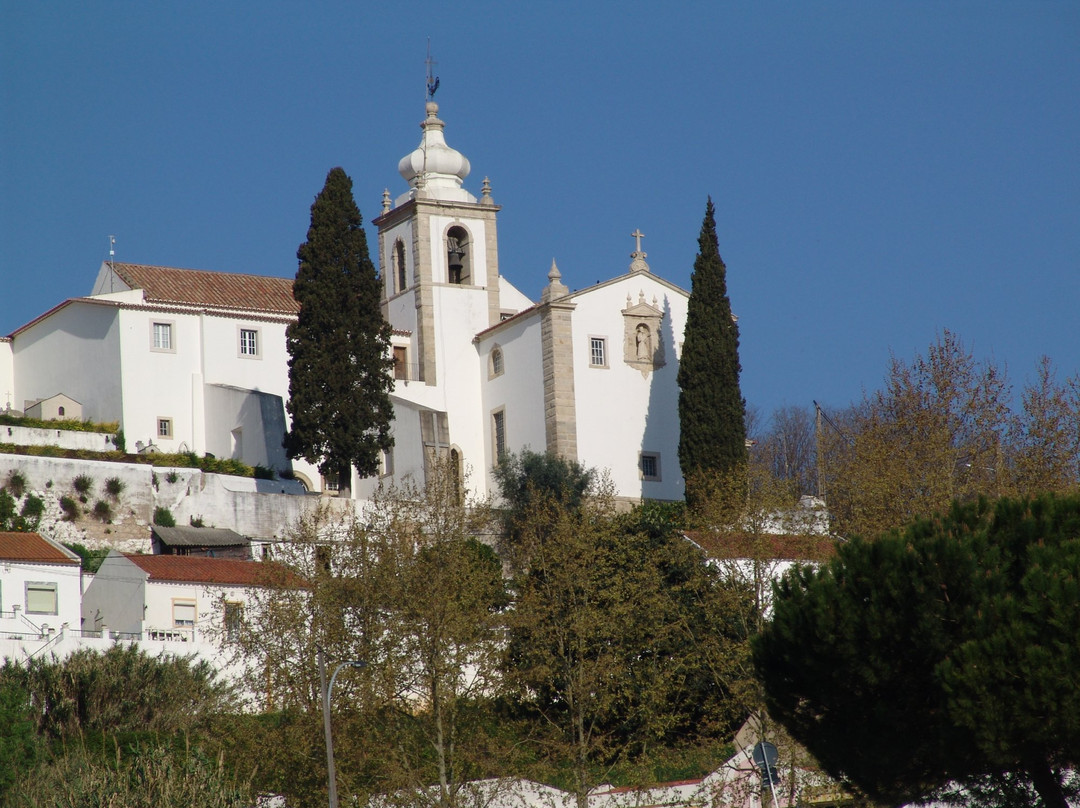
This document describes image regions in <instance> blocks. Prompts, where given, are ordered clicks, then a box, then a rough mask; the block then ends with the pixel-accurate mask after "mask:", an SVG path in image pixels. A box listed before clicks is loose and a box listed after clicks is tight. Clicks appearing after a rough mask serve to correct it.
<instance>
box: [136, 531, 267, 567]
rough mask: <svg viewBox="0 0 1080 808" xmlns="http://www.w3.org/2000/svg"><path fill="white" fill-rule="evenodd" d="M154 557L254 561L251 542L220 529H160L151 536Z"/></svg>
mask: <svg viewBox="0 0 1080 808" xmlns="http://www.w3.org/2000/svg"><path fill="white" fill-rule="evenodd" d="M150 544H151V547H152V548H153V553H154V555H178V556H204V557H206V558H233V559H238V560H241V561H250V560H251V539H249V538H247V537H246V536H241V535H240V534H239V533H237V532H236V531H233V530H228V529H226V528H219V527H161V526H160V525H154V527H153V529H152V530H151V533H150Z"/></svg>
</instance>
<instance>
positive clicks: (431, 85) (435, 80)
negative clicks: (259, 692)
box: [424, 37, 439, 101]
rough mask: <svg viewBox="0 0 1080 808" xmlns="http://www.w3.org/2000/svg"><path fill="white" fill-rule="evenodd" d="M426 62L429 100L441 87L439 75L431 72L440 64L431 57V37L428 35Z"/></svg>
mask: <svg viewBox="0 0 1080 808" xmlns="http://www.w3.org/2000/svg"><path fill="white" fill-rule="evenodd" d="M424 64H426V65H427V100H428V101H431V100H432V99H433V98H435V91H436V90H438V89H439V77H438V76H433V75H432V73H431V68H432V67H433V66H434V65H437V64H438V62H436V61H433V60H432V58H431V37H428V41H427V59H426V60H425V62H424Z"/></svg>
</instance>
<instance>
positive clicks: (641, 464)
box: [638, 452, 660, 481]
mask: <svg viewBox="0 0 1080 808" xmlns="http://www.w3.org/2000/svg"><path fill="white" fill-rule="evenodd" d="M638 468H639V470H640V471H641V479H643V480H653V481H659V480H660V453H659V452H642V453H641V455H640V456H639V458H638Z"/></svg>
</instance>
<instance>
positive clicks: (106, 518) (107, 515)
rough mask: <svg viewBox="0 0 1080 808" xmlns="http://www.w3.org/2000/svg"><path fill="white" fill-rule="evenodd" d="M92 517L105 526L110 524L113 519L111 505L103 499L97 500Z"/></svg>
mask: <svg viewBox="0 0 1080 808" xmlns="http://www.w3.org/2000/svg"><path fill="white" fill-rule="evenodd" d="M94 516H95V517H97V518H98V519H100V520H101V521H102V522H104V523H105V524H110V523H111V522H112V517H113V512H112V505H110V504H109V503H108V502H106V501H105V500H103V499H99V500H98V501H97V502H95V503H94Z"/></svg>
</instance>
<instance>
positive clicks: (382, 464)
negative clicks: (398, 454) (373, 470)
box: [379, 448, 394, 477]
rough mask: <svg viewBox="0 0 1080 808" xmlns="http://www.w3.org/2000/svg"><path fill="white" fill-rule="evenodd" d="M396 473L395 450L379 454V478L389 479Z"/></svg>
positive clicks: (385, 450) (383, 451)
mask: <svg viewBox="0 0 1080 808" xmlns="http://www.w3.org/2000/svg"><path fill="white" fill-rule="evenodd" d="M393 473H394V450H393V449H392V448H391V449H383V450H382V452H380V453H379V476H380V477H387V476H389V475H391V474H393Z"/></svg>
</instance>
